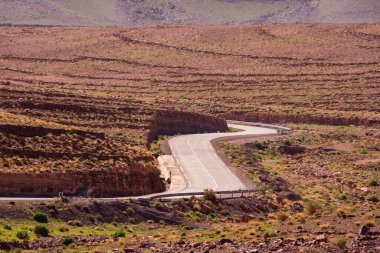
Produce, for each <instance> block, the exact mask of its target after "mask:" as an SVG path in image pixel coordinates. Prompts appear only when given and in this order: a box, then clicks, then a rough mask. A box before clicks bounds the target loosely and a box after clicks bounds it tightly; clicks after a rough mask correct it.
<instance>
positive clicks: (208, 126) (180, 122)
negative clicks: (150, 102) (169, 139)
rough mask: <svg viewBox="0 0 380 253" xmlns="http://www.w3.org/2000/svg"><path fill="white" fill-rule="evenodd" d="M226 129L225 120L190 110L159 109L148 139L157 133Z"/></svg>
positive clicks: (187, 132) (171, 133)
mask: <svg viewBox="0 0 380 253" xmlns="http://www.w3.org/2000/svg"><path fill="white" fill-rule="evenodd" d="M227 130H228V126H227V123H226V121H225V120H223V119H220V118H216V117H212V116H207V115H202V114H198V113H192V112H176V111H159V112H157V113H156V114H155V116H154V117H153V120H152V123H151V127H150V131H149V134H148V141H149V142H151V141H152V140H154V139H156V138H157V137H158V136H159V135H175V134H178V133H181V134H193V133H204V132H218V131H220V132H224V131H227Z"/></svg>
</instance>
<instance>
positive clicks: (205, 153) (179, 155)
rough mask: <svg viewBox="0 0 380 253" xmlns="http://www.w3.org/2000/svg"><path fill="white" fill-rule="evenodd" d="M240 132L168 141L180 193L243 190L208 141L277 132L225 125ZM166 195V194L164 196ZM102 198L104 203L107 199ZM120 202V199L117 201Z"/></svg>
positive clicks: (241, 184) (245, 126)
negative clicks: (177, 168)
mask: <svg viewBox="0 0 380 253" xmlns="http://www.w3.org/2000/svg"><path fill="white" fill-rule="evenodd" d="M228 126H229V127H233V128H237V129H241V130H243V131H242V132H233V133H208V134H189V135H180V136H176V137H174V138H172V139H170V140H169V145H170V148H171V150H172V154H173V156H174V158H175V159H176V161H177V162H178V164H179V166H180V169H181V172H182V173H183V175H184V177H185V180H186V187H185V189H183V190H182V191H180V192H202V191H203V190H204V189H206V188H211V189H213V190H218V191H228V190H240V189H245V186H244V184H243V183H242V182H241V181H240V180H239V179H238V178H237V177H236V176H235V175H234V173H233V172H232V171H231V170H230V169H229V168H228V167H227V166H226V165H225V164H224V162H223V161H222V160H221V159H220V158H219V156H218V155H217V154H216V151H215V150H214V148H213V147H212V145H211V140H213V139H216V138H220V137H229V136H246V135H264V134H276V130H274V129H270V128H262V127H255V126H248V125H236V124H228ZM163 194H165V193H163ZM49 199H50V198H1V197H0V200H49ZM110 199H111V198H104V199H103V200H110ZM117 199H123V198H117Z"/></svg>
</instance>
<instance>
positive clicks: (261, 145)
mask: <svg viewBox="0 0 380 253" xmlns="http://www.w3.org/2000/svg"><path fill="white" fill-rule="evenodd" d="M253 146H254V147H255V148H257V149H260V150H263V149H265V144H264V143H262V142H261V141H254V142H253Z"/></svg>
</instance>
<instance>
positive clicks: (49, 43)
mask: <svg viewBox="0 0 380 253" xmlns="http://www.w3.org/2000/svg"><path fill="white" fill-rule="evenodd" d="M379 28H380V25H379V24H373V25H306V24H305V25H302V24H299V25H265V26H240V27H228V26H227V27H223V26H205V27H204V26H202V27H197V26H186V27H161V28H158V29H157V28H137V29H117V28H107V29H105V28H104V29H99V28H80V29H78V28H50V29H45V28H3V29H1V31H2V35H1V36H2V37H1V41H0V46H1V51H0V53H1V61H0V68H1V70H0V71H1V72H0V73H1V76H2V80H3V81H10V82H11V83H12V84H13V86H12V85H11V86H10V87H18V88H21V87H24V89H29V88H31V87H33V89H38V90H43V91H44V92H46V91H50V92H53V91H54V92H59V93H60V94H61V93H63V94H65V95H64V96H63V97H60V98H54V100H56V99H61V100H66V99H67V96H69V95H66V94H68V93H70V94H71V93H72V92H75V93H76V94H77V93H79V92H80V93H81V94H86V95H88V96H90V97H91V96H92V97H93V96H95V97H101V99H99V100H97V103H99V110H100V109H101V110H102V112H104V114H105V115H107V116H106V118H104V119H102V120H99V119H98V118H89V119H88V120H87V119H86V120H85V121H86V122H85V123H84V122H83V123H75V122H77V119H78V118H81V119H83V120H84V119H85V118H84V116H85V115H86V113H88V112H91V110H93V109H92V108H91V103H94V102H93V99H92V98H86V97H83V98H82V97H81V98H80V99H78V98H75V100H76V102H77V103H78V104H79V105H81V106H79V105H77V106H79V107H80V108H79V107H78V108H75V107H72V108H67V109H69V110H70V111H81V114H80V115H79V116H73V114H72V115H67V116H66V117H67V120H68V121H72V122H74V123H73V124H74V125H75V124H81V126H82V127H90V128H92V129H96V128H103V126H104V125H103V124H106V126H107V127H110V128H112V129H113V131H118V129H119V130H120V128H128V129H131V130H130V131H131V133H132V132H133V135H135V136H138V135H139V134H137V133H134V132H136V130H133V129H141V128H142V124H144V123H141V122H144V119H143V118H144V115H147V114H149V113H148V112H147V111H149V109H150V108H153V107H157V106H158V107H161V108H166V109H173V108H175V109H179V110H184V109H186V110H189V111H197V112H206V113H211V114H214V115H222V116H227V117H229V118H234V117H243V116H241V114H245V115H244V116H245V117H248V116H250V117H255V118H257V119H260V120H264V121H270V122H276V121H298V122H304V123H310V122H314V123H330V124H377V123H378V122H379V101H378V100H377V99H374V98H376V97H378V96H379V78H380V75H379V54H378V52H379V46H378V43H379V38H380V34H379ZM60 96H62V95H60ZM70 96H72V95H70ZM74 97H76V96H74ZM110 98H112V100H110ZM51 99H53V97H51ZM110 101H113V102H112V106H111V105H110V103H111V102H110ZM3 103H5V102H3ZM18 103H19V104H24V106H25V107H27V108H28V111H30V112H32V111H33V110H34V107H36V106H37V105H36V106H31V105H29V104H30V103H31V102H26V101H18ZM44 103H46V104H44V105H41V106H39V107H40V108H49V106H48V103H49V101H48V100H47V101H44ZM82 105H83V106H82ZM127 105H128V106H127ZM5 106H7V105H3V107H5ZM121 106H124V107H123V108H122V109H120V110H119V111H117V113H116V111H115V110H114V109H113V107H115V108H120V107H121ZM37 107H38V106H37ZM136 108H137V109H136ZM147 108H148V109H147ZM51 109H54V108H51ZM106 111H107V112H106ZM111 112H114V113H111ZM134 112H135V113H134ZM46 114H47V115H44V116H41V117H49V118H51V119H52V118H54V117H55V115H54V114H52V112H51V111H46ZM131 114H133V115H138V116H133V117H132V116H130V115H131ZM247 115H248V116H247ZM268 115H269V116H268ZM134 117H138V118H134ZM58 120H59V121H60V122H61V123H62V122H65V118H60V119H58Z"/></svg>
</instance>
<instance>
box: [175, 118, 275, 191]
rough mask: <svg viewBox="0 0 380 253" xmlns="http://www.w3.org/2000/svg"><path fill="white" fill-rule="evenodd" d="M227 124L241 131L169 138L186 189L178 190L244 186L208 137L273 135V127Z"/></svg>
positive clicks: (233, 188) (237, 188) (222, 189)
mask: <svg viewBox="0 0 380 253" xmlns="http://www.w3.org/2000/svg"><path fill="white" fill-rule="evenodd" d="M228 126H229V127H233V128H237V129H241V130H244V131H242V132H233V133H208V134H189V135H181V136H177V137H174V138H172V139H170V140H169V146H170V148H171V150H172V154H173V156H174V158H175V160H176V161H177V163H178V165H179V167H180V169H181V172H182V173H183V175H184V177H185V179H186V188H185V189H183V190H182V191H181V192H201V191H203V190H204V189H206V188H211V189H213V190H217V191H230V190H239V189H245V188H246V187H245V185H244V184H243V183H242V182H241V181H240V180H239V178H238V177H236V176H235V174H234V173H233V172H232V171H231V170H230V169H229V168H228V167H227V166H226V165H225V164H224V162H223V161H222V160H221V159H220V157H219V156H218V155H217V154H216V151H215V150H214V148H213V146H212V145H211V140H213V139H216V138H220V137H230V136H242V135H244V136H245V135H264V134H276V130H274V129H269V128H262V127H255V126H247V125H235V124H228Z"/></svg>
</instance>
